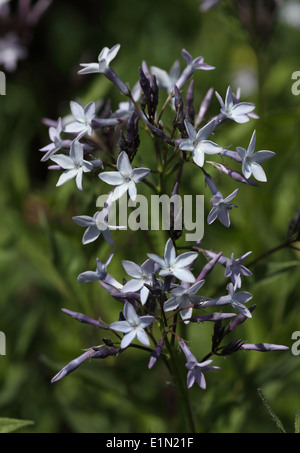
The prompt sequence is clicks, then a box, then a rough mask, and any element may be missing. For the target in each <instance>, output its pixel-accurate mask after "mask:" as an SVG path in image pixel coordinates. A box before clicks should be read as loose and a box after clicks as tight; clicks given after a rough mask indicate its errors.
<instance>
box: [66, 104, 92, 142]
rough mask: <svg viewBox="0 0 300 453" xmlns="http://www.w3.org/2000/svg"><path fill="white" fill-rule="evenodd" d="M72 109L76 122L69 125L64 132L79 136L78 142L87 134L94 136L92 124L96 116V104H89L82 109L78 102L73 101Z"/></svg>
mask: <svg viewBox="0 0 300 453" xmlns="http://www.w3.org/2000/svg"><path fill="white" fill-rule="evenodd" d="M70 108H71V112H72V115H73V117H74V119H75V121H72V122H71V123H69V124H67V125H66V126H65V128H64V132H68V133H74V134H77V139H78V140H79V139H80V138H81V137H83V136H84V135H85V134H88V135H92V134H93V128H92V122H93V119H94V118H95V115H96V106H95V102H89V103H88V104H87V105H86V106H85V107H82V105H80V104H78V102H74V101H71V102H70Z"/></svg>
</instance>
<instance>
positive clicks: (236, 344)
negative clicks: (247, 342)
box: [221, 340, 244, 356]
mask: <svg viewBox="0 0 300 453" xmlns="http://www.w3.org/2000/svg"><path fill="white" fill-rule="evenodd" d="M243 344H244V341H243V340H234V341H232V342H231V343H229V344H227V345H226V346H224V348H223V349H222V352H221V354H222V355H223V356H227V355H231V354H233V353H234V352H236V351H238V350H239V349H242V348H243Z"/></svg>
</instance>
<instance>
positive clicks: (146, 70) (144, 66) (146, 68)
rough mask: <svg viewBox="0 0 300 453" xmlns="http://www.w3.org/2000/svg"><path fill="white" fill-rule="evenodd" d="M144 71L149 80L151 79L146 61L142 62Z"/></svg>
mask: <svg viewBox="0 0 300 453" xmlns="http://www.w3.org/2000/svg"><path fill="white" fill-rule="evenodd" d="M142 70H143V73H144V74H145V76H146V77H147V79H151V72H150V71H149V68H148V65H147V63H146V61H145V60H143V61H142Z"/></svg>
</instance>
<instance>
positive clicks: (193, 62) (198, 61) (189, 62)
mask: <svg viewBox="0 0 300 453" xmlns="http://www.w3.org/2000/svg"><path fill="white" fill-rule="evenodd" d="M181 54H182V56H183V58H184V59H185V62H186V67H185V68H184V70H183V71H182V74H181V76H180V77H179V79H178V80H177V82H176V86H177V88H178V90H181V88H182V87H183V85H184V84H185V82H186V81H187V80H188V79H189V78H190V77H191V76H192V75H193V72H194V71H196V70H198V69H200V70H203V71H210V70H212V69H215V68H214V66H210V65H208V64H206V63H204V58H203V57H196V58H193V57H192V55H191V54H190V53H189V52H188V51H187V50H185V49H182V51H181Z"/></svg>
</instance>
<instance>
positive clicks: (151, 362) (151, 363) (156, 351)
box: [148, 338, 164, 370]
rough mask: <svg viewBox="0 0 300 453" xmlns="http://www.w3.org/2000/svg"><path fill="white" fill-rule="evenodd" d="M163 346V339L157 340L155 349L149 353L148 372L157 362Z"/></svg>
mask: <svg viewBox="0 0 300 453" xmlns="http://www.w3.org/2000/svg"><path fill="white" fill-rule="evenodd" d="M163 345H164V339H163V338H161V339H160V340H159V342H158V343H157V345H156V347H155V349H154V350H153V351H152V352H151V355H150V360H149V364H148V368H149V370H150V369H151V368H152V367H153V366H154V365H155V363H156V362H157V359H158V358H159V357H160V354H161V350H162V347H163Z"/></svg>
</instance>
